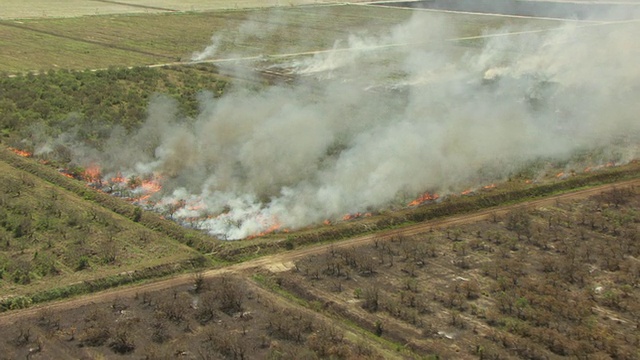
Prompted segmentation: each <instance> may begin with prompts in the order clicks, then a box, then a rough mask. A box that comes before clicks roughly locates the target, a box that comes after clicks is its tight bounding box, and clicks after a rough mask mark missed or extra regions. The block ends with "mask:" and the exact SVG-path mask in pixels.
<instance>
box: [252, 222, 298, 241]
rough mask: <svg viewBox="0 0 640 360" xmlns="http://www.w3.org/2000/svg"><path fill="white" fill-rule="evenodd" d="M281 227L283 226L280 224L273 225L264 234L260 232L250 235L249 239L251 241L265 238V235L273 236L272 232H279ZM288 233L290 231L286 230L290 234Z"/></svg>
mask: <svg viewBox="0 0 640 360" xmlns="http://www.w3.org/2000/svg"><path fill="white" fill-rule="evenodd" d="M280 226H281V225H280V223H275V224H273V225H271V226H270V227H269V228H268V229H267V230H265V231H263V232H260V233H258V234H254V235H250V236H248V237H247V239H248V240H251V239H255V238H257V237H261V236H265V235H268V234H271V233H272V232H275V231H278V230H279V229H280ZM288 231H289V230H288V229H285V230H284V232H288Z"/></svg>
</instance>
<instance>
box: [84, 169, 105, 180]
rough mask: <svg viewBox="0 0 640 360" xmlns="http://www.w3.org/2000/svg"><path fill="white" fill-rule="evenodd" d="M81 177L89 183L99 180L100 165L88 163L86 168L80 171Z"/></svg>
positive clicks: (100, 175)
mask: <svg viewBox="0 0 640 360" xmlns="http://www.w3.org/2000/svg"><path fill="white" fill-rule="evenodd" d="M82 178H83V179H84V180H85V181H86V182H89V183H93V182H100V181H101V179H102V174H101V171H100V166H98V165H89V166H88V167H87V168H86V169H84V173H82Z"/></svg>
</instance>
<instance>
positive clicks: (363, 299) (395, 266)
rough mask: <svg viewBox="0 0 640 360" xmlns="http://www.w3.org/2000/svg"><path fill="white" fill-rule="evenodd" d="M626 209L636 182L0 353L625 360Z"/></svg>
mask: <svg viewBox="0 0 640 360" xmlns="http://www.w3.org/2000/svg"><path fill="white" fill-rule="evenodd" d="M638 201H640V192H639V191H638V181H637V180H635V181H631V182H626V183H625V184H620V185H619V186H611V185H609V186H606V187H601V188H599V189H598V188H596V189H595V191H583V192H578V193H575V194H571V193H569V194H565V195H562V196H555V197H553V198H550V199H548V200H544V199H543V200H539V201H536V202H534V203H531V204H530V205H527V204H523V205H512V206H506V207H499V208H496V209H495V210H493V211H492V210H489V211H483V212H482V213H481V214H469V215H463V216H454V217H452V218H450V219H444V220H434V221H427V222H424V223H422V224H420V225H419V226H415V227H413V228H407V229H406V231H387V232H382V233H380V234H379V235H375V234H373V235H367V236H365V237H360V238H353V239H350V240H347V241H344V242H340V243H336V244H326V245H320V246H316V247H310V248H305V249H300V250H294V251H292V252H289V253H281V254H277V255H272V256H267V257H264V258H260V259H256V260H252V261H248V262H245V263H241V264H237V265H232V266H230V267H228V268H223V269H218V270H211V271H207V272H202V273H195V274H193V275H190V276H187V275H183V276H180V277H177V278H174V279H169V280H165V281H163V282H161V283H159V284H158V285H159V286H156V285H154V284H149V285H143V286H139V287H133V288H129V289H123V290H122V291H112V292H110V293H105V294H97V295H92V296H90V297H87V298H86V299H81V298H80V299H76V300H72V301H70V302H69V305H65V303H59V304H55V305H52V306H51V307H50V308H49V307H47V306H44V307H41V308H34V309H28V310H26V311H22V312H20V311H18V312H14V313H8V314H5V315H2V316H0V333H2V335H3V338H5V339H7V340H6V341H5V342H3V343H1V344H0V347H3V350H4V353H5V354H13V355H15V356H24V355H25V354H27V353H29V352H31V353H32V354H31V355H32V356H33V357H34V358H38V357H42V358H47V357H51V356H54V357H55V356H57V355H56V354H58V355H60V354H75V355H76V356H79V357H80V356H83V355H84V356H93V357H95V356H106V357H110V356H116V354H124V355H126V356H129V357H140V356H147V357H152V358H156V357H160V358H161V357H163V356H166V354H168V353H167V352H168V351H170V349H171V351H175V350H176V349H179V350H181V351H182V354H183V356H187V357H189V358H197V357H202V356H204V358H218V357H224V358H248V359H253V358H264V357H265V356H270V357H275V358H285V359H289V358H300V355H301V354H304V356H305V358H310V359H314V358H326V357H327V356H333V357H334V358H373V359H375V358H385V359H388V358H436V356H437V357H439V358H460V359H476V358H478V357H481V358H490V359H492V358H495V359H497V358H501V359H502V358H505V359H517V358H551V359H556V358H564V357H567V356H568V357H580V356H597V357H608V356H611V357H613V356H615V357H617V358H622V359H633V358H635V357H637V355H638V353H637V349H638V347H637V342H638V341H639V339H638V338H637V334H635V331H634V330H633V329H634V328H635V327H636V326H637V324H638V321H639V319H638V316H637V311H638V309H637V304H638V302H637V300H638V296H639V294H638V290H637V287H634V286H633V284H635V283H637V281H638V264H637V260H636V258H637V256H638V255H639V254H640V253H639V251H640V248H638V246H637V241H636V240H637V224H638V222H640V219H638V214H637V211H636V209H637V208H638V206H639V205H640V204H638ZM214 289H215V290H214ZM9 322H11V326H7V325H8V324H9ZM149 329H153V330H149ZM241 355H242V356H241ZM118 356H119V355H118Z"/></svg>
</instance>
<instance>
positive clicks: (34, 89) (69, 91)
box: [0, 65, 227, 144]
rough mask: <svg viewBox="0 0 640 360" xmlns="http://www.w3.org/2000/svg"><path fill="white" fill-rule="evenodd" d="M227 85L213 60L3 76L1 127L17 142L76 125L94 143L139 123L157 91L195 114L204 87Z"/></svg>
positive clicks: (220, 88) (0, 82) (186, 113)
mask: <svg viewBox="0 0 640 360" xmlns="http://www.w3.org/2000/svg"><path fill="white" fill-rule="evenodd" d="M226 85H227V83H226V82H225V81H223V80H220V78H219V77H218V76H217V75H216V71H215V68H214V67H213V66H209V65H198V66H181V67H172V68H147V67H135V68H109V69H104V70H96V71H66V70H50V71H48V72H47V73H46V74H33V73H29V74H26V75H16V76H15V77H6V76H3V77H0V93H2V94H3V96H2V99H0V131H2V134H3V135H4V137H5V138H6V137H9V138H11V139H12V140H13V141H18V140H22V139H25V138H30V137H31V136H33V135H34V134H37V135H38V136H47V137H55V136H58V135H60V134H61V133H64V132H68V131H72V130H74V131H75V132H76V134H77V135H78V136H79V140H81V141H86V142H90V143H94V144H95V143H99V142H100V140H102V139H104V138H105V137H106V136H108V135H109V133H110V131H111V130H112V129H113V127H114V126H116V125H119V126H122V127H124V128H125V129H128V130H131V129H134V128H136V127H137V126H139V125H140V123H141V122H142V121H143V120H144V118H145V117H146V109H147V106H148V104H149V101H150V98H151V97H153V96H154V94H165V95H168V96H171V97H173V98H175V99H176V100H177V102H178V104H179V108H180V111H181V112H182V114H183V115H184V116H194V115H195V114H196V112H197V109H198V103H197V94H198V93H199V92H202V91H210V92H212V93H213V94H214V96H219V95H220V94H222V92H223V90H224V88H225V86H226ZM5 140H7V139H5Z"/></svg>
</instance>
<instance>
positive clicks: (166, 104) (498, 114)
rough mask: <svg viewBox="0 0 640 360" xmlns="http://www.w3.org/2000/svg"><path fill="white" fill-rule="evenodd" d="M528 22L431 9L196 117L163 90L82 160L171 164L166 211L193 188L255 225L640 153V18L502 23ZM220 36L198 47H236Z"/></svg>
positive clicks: (299, 223) (222, 211)
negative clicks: (463, 18)
mask: <svg viewBox="0 0 640 360" xmlns="http://www.w3.org/2000/svg"><path fill="white" fill-rule="evenodd" d="M559 24H560V23H559ZM512 30H513V29H508V28H502V29H499V30H497V31H495V32H494V33H486V34H484V35H485V37H483V38H480V39H475V40H474V39H470V40H467V41H465V42H461V41H460V40H456V39H457V38H459V34H458V33H457V29H456V28H455V26H454V25H453V24H450V23H447V22H445V21H444V20H443V19H441V18H439V17H438V15H437V14H426V13H417V14H416V15H415V16H414V17H413V18H412V19H411V21H409V22H408V23H406V24H403V25H401V26H398V27H396V28H394V29H392V30H391V31H390V32H389V33H388V34H383V35H378V36H356V35H353V36H350V37H348V38H346V39H337V41H336V46H335V48H334V50H333V51H329V52H322V53H319V54H317V55H315V56H313V57H309V58H306V59H291V60H287V61H285V62H284V63H282V62H280V63H279V64H278V67H279V68H280V69H285V68H286V69H288V70H289V71H292V72H293V73H295V74H297V75H298V78H299V80H298V81H296V82H295V83H294V84H289V85H280V86H270V87H265V88H261V89H259V90H256V89H249V88H242V87H240V86H234V88H233V90H232V91H229V92H228V93H226V94H224V95H223V96H222V97H220V98H214V97H213V96H212V95H211V94H208V93H202V94H201V95H200V112H199V115H198V116H197V117H195V118H184V117H181V116H179V114H178V111H177V105H176V104H175V103H174V102H173V101H172V100H170V99H168V98H166V97H162V96H159V97H157V98H155V99H154V100H153V101H152V102H151V103H150V105H149V110H148V113H149V115H148V118H147V120H146V122H145V123H144V124H143V125H142V127H141V128H140V129H138V130H137V131H135V132H134V133H131V134H127V133H125V132H124V131H122V130H116V131H114V132H113V134H112V136H111V138H110V140H109V141H108V143H107V145H106V146H105V147H104V148H103V149H101V150H100V151H95V150H93V149H88V148H86V147H80V146H75V151H74V152H75V156H76V161H77V162H79V163H85V164H87V163H89V162H93V163H99V164H101V166H102V167H103V174H105V176H109V174H110V173H111V174H113V173H116V172H121V173H122V174H124V175H127V174H156V176H159V177H160V178H161V182H162V185H163V189H162V191H161V192H160V193H159V194H157V199H156V200H157V203H154V206H155V207H156V208H157V209H158V210H160V211H166V209H168V208H169V207H171V206H172V204H176V203H180V204H181V206H179V207H173V211H175V212H173V211H172V217H173V218H176V219H183V220H185V221H186V219H191V224H192V225H194V226H197V227H200V228H202V229H206V230H208V231H209V232H211V233H212V234H214V235H216V236H218V237H220V238H224V239H241V238H244V237H247V236H249V235H253V234H257V233H260V232H263V231H266V230H268V229H274V228H277V227H281V228H299V227H303V226H306V225H310V224H314V223H319V222H322V221H323V220H325V219H339V218H341V217H342V216H343V215H344V214H347V213H353V212H359V211H367V210H370V209H383V208H386V207H389V206H397V205H400V206H402V205H406V204H407V203H408V202H409V201H411V200H412V199H413V198H415V197H416V196H418V195H419V194H421V193H422V192H424V191H426V190H429V191H438V192H440V193H445V194H446V193H447V192H454V191H455V192H457V191H460V190H461V189H463V188H468V187H474V186H481V185H485V184H488V183H490V182H494V181H499V180H501V179H506V178H507V177H508V176H510V175H513V174H514V173H517V172H518V171H522V170H523V169H525V168H527V167H530V166H533V165H532V164H534V163H535V164H539V163H540V162H543V163H545V162H548V163H554V164H566V166H568V167H575V168H577V169H578V170H579V169H582V168H583V166H587V165H597V164H599V163H605V162H609V161H614V162H616V163H623V162H626V161H629V160H631V159H633V158H637V157H638V155H639V147H638V140H639V139H640V135H639V133H640V121H638V114H639V113H640V111H639V110H640V104H639V103H638V102H637V98H638V96H639V95H640V83H639V81H640V80H638V79H640V66H638V65H637V59H638V58H640V46H639V45H638V42H637V39H638V38H639V36H640V26H638V24H637V23H635V22H628V23H626V24H617V25H614V24H608V25H606V24H601V25H593V24H590V25H589V26H583V24H582V23H571V24H564V25H559V28H558V29H554V30H550V31H533V30H532V31H526V30H527V29H518V31H519V33H518V34H514V35H508V36H507V35H505V36H502V35H500V34H504V33H508V32H510V31H512ZM522 30H524V31H522ZM220 41H224V39H220V38H219V37H216V36H215V35H214V40H213V42H214V43H213V44H212V45H211V46H210V47H208V48H207V49H205V50H203V52H200V53H194V57H195V58H198V59H204V58H207V57H213V58H215V57H216V56H220V55H221V54H219V53H216V49H218V48H219V45H220ZM228 66H231V67H230V68H228V69H227V70H228V71H231V72H233V71H236V70H234V68H233V66H232V65H228ZM256 66H261V65H260V64H256ZM58 141H66V142H67V144H72V143H73V140H72V137H67V138H64V137H63V138H60V139H58ZM193 219H196V220H195V221H193Z"/></svg>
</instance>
